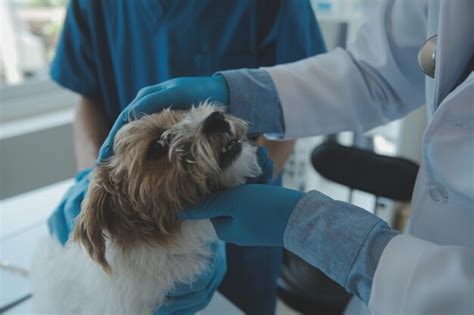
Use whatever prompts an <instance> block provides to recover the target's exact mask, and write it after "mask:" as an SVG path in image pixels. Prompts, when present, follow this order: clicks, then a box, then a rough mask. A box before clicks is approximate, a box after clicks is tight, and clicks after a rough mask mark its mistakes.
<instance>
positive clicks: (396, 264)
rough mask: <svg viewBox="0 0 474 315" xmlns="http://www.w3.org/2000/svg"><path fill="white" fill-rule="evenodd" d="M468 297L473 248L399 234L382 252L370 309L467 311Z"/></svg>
mask: <svg viewBox="0 0 474 315" xmlns="http://www.w3.org/2000/svg"><path fill="white" fill-rule="evenodd" d="M401 253H403V256H402V257H401V256H400V254H401ZM473 296H474V251H473V250H472V248H468V247H461V246H442V245H436V244H433V243H430V242H426V241H424V240H421V239H419V238H415V237H412V236H410V235H405V234H403V235H399V236H396V237H394V238H393V239H392V240H391V241H390V242H389V243H388V245H387V247H386V248H385V250H384V252H383V253H382V256H381V258H380V261H379V266H378V267H377V269H376V271H375V275H374V280H373V287H372V295H371V297H370V301H369V309H370V310H371V311H372V313H373V314H472V311H474V299H473ZM469 310H470V311H469Z"/></svg>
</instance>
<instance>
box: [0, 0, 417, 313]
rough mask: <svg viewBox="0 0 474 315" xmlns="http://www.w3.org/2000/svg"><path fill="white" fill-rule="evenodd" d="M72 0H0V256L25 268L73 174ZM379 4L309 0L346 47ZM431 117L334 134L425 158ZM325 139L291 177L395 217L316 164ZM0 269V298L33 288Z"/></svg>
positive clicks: (311, 142) (297, 161)
mask: <svg viewBox="0 0 474 315" xmlns="http://www.w3.org/2000/svg"><path fill="white" fill-rule="evenodd" d="M67 2H68V1H67V0H0V35H1V36H0V261H2V262H3V263H4V264H7V263H8V264H11V265H15V266H20V267H21V266H28V259H29V255H30V254H29V253H30V251H26V252H22V253H18V252H17V251H16V250H15V248H18V246H20V245H19V244H20V243H21V244H23V245H24V244H29V243H27V242H28V240H31V238H34V237H36V236H37V235H40V234H41V233H45V232H46V231H45V228H44V226H43V225H44V220H45V219H46V217H47V215H48V214H49V213H50V212H51V211H52V209H53V208H54V207H55V206H56V205H57V203H58V201H59V199H60V198H61V196H62V194H63V193H64V191H65V190H66V189H67V187H68V185H70V183H71V181H70V178H71V177H72V176H73V175H74V173H75V161H74V152H73V143H72V122H73V117H74V107H75V105H76V104H77V101H78V97H77V96H76V95H75V94H73V93H71V92H69V91H66V90H64V89H62V88H60V87H59V86H57V85H55V84H54V83H53V82H52V81H51V80H50V79H49V76H48V68H49V64H50V62H51V60H52V58H53V57H54V51H55V45H56V41H57V38H58V35H59V33H60V31H61V26H62V23H63V19H64V16H65V11H66V6H67ZM379 2H380V0H311V4H312V7H313V10H314V12H315V14H316V15H317V19H318V21H319V23H320V25H321V29H322V31H323V35H324V37H325V40H326V44H327V47H328V49H333V48H335V47H337V46H341V47H345V46H346V43H347V42H350V41H351V40H352V39H353V38H354V37H355V34H356V33H357V30H358V29H359V28H360V26H361V24H362V21H363V20H364V17H365V16H366V15H368V14H369V13H370V12H371V10H374V8H375V7H376V5H377V3H379ZM425 125H426V121H425V113H424V112H423V109H421V110H419V111H416V112H414V113H412V114H410V115H409V116H408V117H406V118H404V119H403V120H400V121H396V122H393V123H391V124H389V125H386V126H383V127H380V128H377V129H374V130H372V131H370V132H369V133H367V134H364V135H354V134H352V133H342V134H338V135H333V136H332V139H336V141H337V142H338V143H340V144H343V145H346V146H356V147H362V148H365V149H368V150H371V151H374V152H375V153H378V154H382V155H384V156H391V157H395V156H397V157H403V158H407V159H409V160H411V161H414V162H418V161H419V160H420V151H419V145H420V140H421V135H422V131H423V129H424V127H425ZM327 140H328V139H327V137H313V138H307V139H300V140H298V142H297V144H296V147H295V151H294V153H293V154H292V156H291V158H290V160H289V161H288V163H287V165H286V168H285V172H284V185H286V186H288V187H292V188H297V189H300V190H310V189H318V190H320V191H322V192H323V193H326V194H328V195H330V196H331V197H333V198H336V199H340V200H346V201H347V200H351V201H352V202H353V203H355V204H357V205H359V206H362V207H364V208H366V209H369V210H371V211H373V210H374V209H378V212H377V214H378V215H380V216H382V217H383V218H384V219H386V220H387V221H389V222H391V221H392V220H393V217H394V215H395V214H396V210H397V209H399V208H400V204H399V203H397V202H394V201H393V200H390V199H384V198H377V197H376V196H374V195H373V194H371V193H368V192H363V191H357V189H351V188H349V187H347V186H345V185H341V184H338V183H335V182H333V181H331V180H327V179H325V178H323V177H322V176H321V175H319V174H318V172H317V171H316V170H315V169H314V167H313V165H312V163H311V158H310V157H311V154H312V152H313V150H314V148H315V147H317V146H318V145H320V144H321V143H323V142H325V141H327ZM39 225H41V228H40V229H38V230H37V231H36V230H35V228H36V227H39ZM35 231H36V232H35ZM24 246H26V247H28V246H29V247H31V245H24ZM25 268H26V267H25ZM0 277H1V278H0V284H1V286H0V289H1V291H0V306H1V305H2V304H5V303H7V302H8V301H12V300H15V299H16V298H18V297H22V296H24V295H25V294H27V292H28V287H27V284H26V282H24V281H23V280H22V278H21V275H20V276H19V277H18V275H17V276H16V277H14V276H12V275H10V274H7V273H5V272H4V271H1V270H0ZM281 307H283V306H280V312H281ZM16 312H17V313H18V312H20V311H18V310H17V311H16Z"/></svg>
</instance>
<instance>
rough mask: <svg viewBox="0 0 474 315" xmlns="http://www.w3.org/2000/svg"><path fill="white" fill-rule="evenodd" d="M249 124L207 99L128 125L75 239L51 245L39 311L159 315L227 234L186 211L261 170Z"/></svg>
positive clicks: (36, 266)
mask: <svg viewBox="0 0 474 315" xmlns="http://www.w3.org/2000/svg"><path fill="white" fill-rule="evenodd" d="M246 131H247V125H246V123H245V122H244V121H242V120H240V119H238V118H236V117H232V116H231V115H228V114H225V113H224V112H222V110H221V109H220V108H219V107H218V106H215V105H213V104H209V103H204V104H201V105H199V106H198V107H195V108H192V109H191V110H189V111H181V110H165V111H163V112H161V113H159V114H153V115H149V116H144V117H142V118H140V119H136V120H133V121H132V122H130V123H128V124H127V125H125V126H124V127H123V128H122V129H121V130H120V131H119V133H118V134H117V136H116V139H115V143H114V150H115V155H114V156H113V157H112V158H111V159H110V160H109V161H108V162H107V163H105V164H101V165H99V166H98V167H97V168H96V169H95V170H94V171H93V173H92V174H91V178H90V180H91V182H90V186H89V190H88V192H87V194H86V197H85V199H84V201H83V203H82V210H81V214H80V215H79V217H78V218H77V221H76V224H75V227H74V230H73V232H72V237H71V239H70V241H69V242H68V243H67V244H66V246H65V247H62V246H61V245H60V244H59V243H58V241H57V240H55V239H54V238H53V237H48V239H46V240H45V241H43V242H42V244H41V246H40V248H39V249H38V253H37V254H36V256H35V258H34V262H33V271H32V284H33V295H34V303H33V304H34V309H35V311H38V312H44V313H48V314H53V313H56V314H68V313H80V314H151V313H152V312H153V310H155V309H156V308H157V307H159V305H160V304H161V303H163V301H164V297H165V294H166V293H167V292H168V291H170V290H172V289H173V286H174V285H175V284H176V283H183V282H184V283H186V282H191V281H193V280H194V279H196V277H197V276H198V275H199V274H200V273H202V272H203V271H205V270H206V268H207V266H208V262H209V259H210V256H211V255H212V253H211V251H210V249H209V244H210V243H211V242H214V241H216V240H217V238H216V235H215V232H214V229H213V227H212V225H211V223H210V222H209V220H202V221H185V222H181V221H180V220H179V217H178V213H179V211H180V209H182V208H183V206H185V205H192V204H195V203H197V202H199V201H200V200H201V199H203V198H205V197H208V196H210V195H211V194H212V193H213V192H215V191H216V190H218V189H222V188H226V187H231V186H235V185H238V184H243V183H244V182H245V181H246V179H248V178H251V177H257V176H259V175H260V173H261V170H260V167H259V165H258V162H257V157H256V147H255V146H254V145H252V144H251V143H250V142H249V141H247V138H246Z"/></svg>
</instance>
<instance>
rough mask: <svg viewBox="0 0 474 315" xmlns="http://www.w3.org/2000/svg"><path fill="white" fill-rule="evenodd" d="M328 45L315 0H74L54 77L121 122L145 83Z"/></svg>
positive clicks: (298, 55) (281, 59)
mask: <svg viewBox="0 0 474 315" xmlns="http://www.w3.org/2000/svg"><path fill="white" fill-rule="evenodd" d="M324 51H325V46H324V42H323V40H322V37H321V33H320V31H319V28H318V25H317V23H316V20H315V18H314V13H313V10H312V8H311V6H310V4H309V1H307V0H224V1H223V0H173V1H171V0H166V1H165V0H128V1H127V0H123V1H122V0H121V1H117V0H100V1H97V0H71V1H70V4H69V7H68V11H67V15H66V20H65V24H64V28H63V31H62V35H61V38H60V40H59V43H58V46H57V50H56V56H55V59H54V61H53V63H52V68H51V77H52V78H53V79H54V80H55V81H57V82H58V83H59V84H60V85H62V86H64V87H66V88H68V89H71V90H73V91H75V92H77V93H79V94H82V95H83V96H85V97H87V98H90V99H92V100H95V101H97V102H99V103H100V104H102V105H103V106H104V108H103V109H104V111H105V113H106V114H107V117H108V119H109V120H110V123H113V121H114V120H115V118H116V117H117V116H118V114H119V113H120V112H121V110H122V109H123V108H124V107H125V106H127V105H128V104H129V103H130V101H131V100H133V98H134V97H135V95H136V94H137V92H138V91H139V90H140V89H141V88H143V87H145V86H148V85H153V84H157V83H159V82H162V81H166V80H168V79H170V78H173V77H180V76H207V75H211V74H213V73H214V72H216V71H219V70H226V69H235V68H244V67H246V68H257V67H260V66H271V65H274V64H278V63H286V62H291V61H295V60H299V59H302V58H305V57H308V56H311V55H314V54H317V53H321V52H324Z"/></svg>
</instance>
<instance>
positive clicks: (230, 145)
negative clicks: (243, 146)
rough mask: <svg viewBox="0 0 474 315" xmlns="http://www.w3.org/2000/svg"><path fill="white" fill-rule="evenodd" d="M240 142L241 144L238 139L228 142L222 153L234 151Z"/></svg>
mask: <svg viewBox="0 0 474 315" xmlns="http://www.w3.org/2000/svg"><path fill="white" fill-rule="evenodd" d="M241 142H242V141H241V140H238V139H235V140H232V141H230V142H229V143H227V145H226V146H225V147H224V149H222V152H224V153H226V152H229V151H231V150H232V149H234V148H235V147H236V146H238V145H240V143H241Z"/></svg>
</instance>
